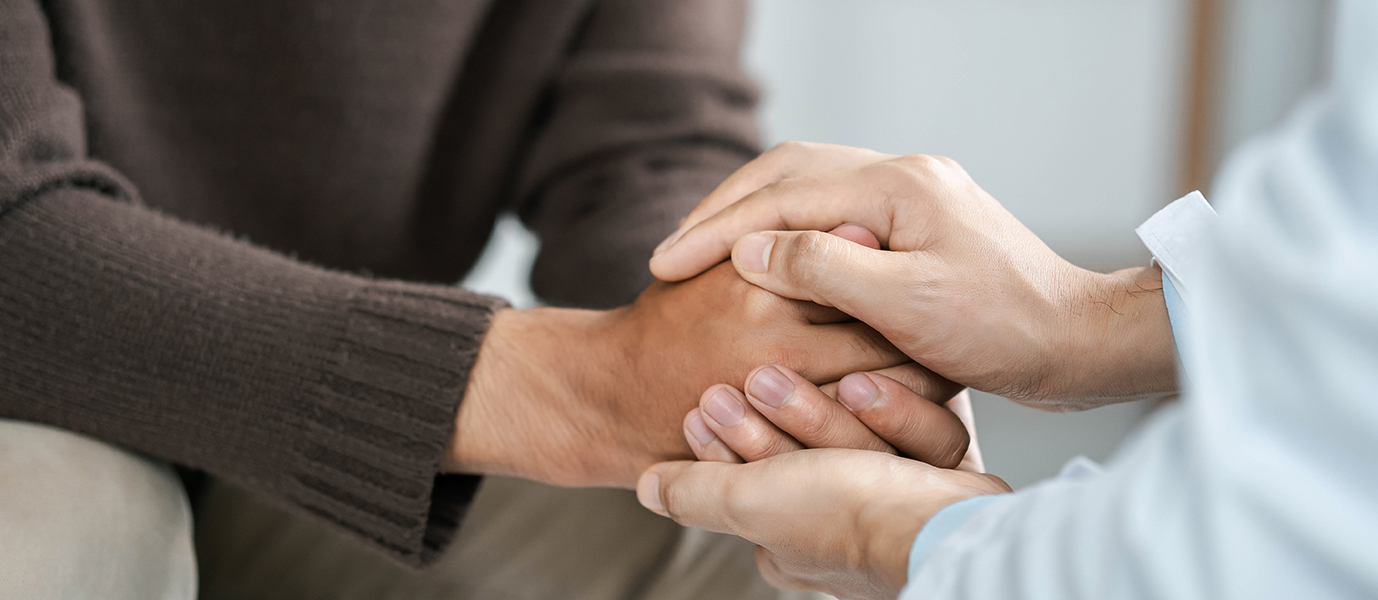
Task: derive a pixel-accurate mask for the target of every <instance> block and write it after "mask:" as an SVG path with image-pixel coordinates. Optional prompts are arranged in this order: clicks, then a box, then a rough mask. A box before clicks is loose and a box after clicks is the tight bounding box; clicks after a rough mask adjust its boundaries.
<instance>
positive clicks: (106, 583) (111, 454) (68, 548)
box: [0, 419, 196, 600]
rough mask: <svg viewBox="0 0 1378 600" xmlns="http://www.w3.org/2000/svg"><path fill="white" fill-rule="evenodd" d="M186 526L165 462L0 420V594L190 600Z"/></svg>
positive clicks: (187, 513) (182, 501) (182, 499)
mask: <svg viewBox="0 0 1378 600" xmlns="http://www.w3.org/2000/svg"><path fill="white" fill-rule="evenodd" d="M191 528H192V525H191V508H190V506H189V505H188V503H187V497H186V492H185V491H184V490H183V489H182V483H181V481H180V480H178V478H177V475H176V474H175V473H173V471H172V469H171V468H169V467H168V466H167V465H166V464H163V463H160V462H157V461H154V460H150V459H148V458H146V457H143V456H139V455H136V454H133V453H130V452H128V451H125V450H122V449H120V448H116V447H114V446H111V445H108V444H104V443H102V442H99V441H96V440H93V439H91V438H88V437H85V436H81V435H77V434H75V433H70V432H67V431H63V430H60V429H55V428H52V427H47V426H43V425H35V424H32V423H25V422H20V421H11V420H7V419H0V598H24V599H25V600H47V599H57V598H73V599H85V598H99V599H101V600H192V599H194V598H195V597H196V559H195V557H194V556H192V542H191V530H192V529H191Z"/></svg>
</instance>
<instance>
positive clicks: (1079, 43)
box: [465, 0, 1325, 487]
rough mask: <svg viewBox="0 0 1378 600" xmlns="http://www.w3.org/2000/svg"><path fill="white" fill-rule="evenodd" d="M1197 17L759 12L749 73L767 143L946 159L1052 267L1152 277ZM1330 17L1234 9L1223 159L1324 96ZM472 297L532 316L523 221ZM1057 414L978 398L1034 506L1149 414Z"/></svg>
mask: <svg viewBox="0 0 1378 600" xmlns="http://www.w3.org/2000/svg"><path fill="white" fill-rule="evenodd" d="M1186 2H1187V0H1121V1H1116V2H1107V1H1105V0H1043V1H1040V2H1017V1H1014V0H966V1H964V2H945V1H940V0H864V1H842V0H756V2H755V4H754V5H753V9H752V27H751V34H750V40H749V45H748V48H747V52H746V61H747V63H748V65H749V66H750V68H751V69H752V71H753V74H754V75H755V76H756V77H757V78H758V80H759V81H760V82H761V83H762V85H763V87H764V88H765V91H766V96H765V103H764V105H763V107H762V116H763V122H764V125H765V131H766V135H767V139H768V140H769V141H782V140H787V139H805V140H813V141H824V142H833V143H840V144H850V145H857V146H866V147H870V148H875V149H878V150H883V151H887V152H894V153H931V154H945V155H947V156H951V157H953V158H955V159H957V160H958V161H959V162H961V163H962V164H963V165H964V166H965V167H966V168H967V170H968V171H970V172H971V174H972V175H973V177H974V178H975V179H976V180H977V181H978V182H980V183H981V184H982V185H983V186H984V187H985V188H986V189H987V190H988V191H989V192H991V193H992V194H993V195H994V196H995V197H996V198H999V199H1000V200H1001V201H1002V202H1003V203H1004V204H1005V205H1006V206H1007V207H1009V209H1010V210H1011V212H1013V213H1014V214H1015V216H1017V217H1018V218H1019V219H1020V220H1022V221H1023V222H1024V223H1026V224H1027V225H1028V226H1029V227H1030V228H1031V229H1032V230H1033V231H1034V232H1035V233H1037V234H1038V235H1040V236H1042V237H1043V239H1045V240H1046V241H1047V242H1048V244H1049V245H1050V246H1051V247H1052V248H1053V249H1054V250H1056V251H1058V252H1059V253H1061V254H1062V255H1063V256H1066V257H1067V258H1068V259H1069V260H1072V261H1073V262H1075V263H1078V264H1081V265H1083V266H1086V267H1087V268H1093V269H1099V270H1110V269H1115V268H1121V267H1126V266H1133V265H1139V264H1145V263H1146V261H1147V257H1148V255H1147V252H1145V251H1144V250H1143V249H1142V247H1141V246H1140V244H1139V242H1138V240H1137V238H1136V237H1135V236H1134V233H1133V229H1134V227H1135V226H1137V225H1138V224H1139V223H1140V222H1141V221H1142V220H1143V219H1145V218H1146V217H1148V216H1149V215H1151V214H1152V213H1153V212H1154V211H1155V210H1157V209H1158V208H1159V207H1161V206H1163V205H1164V204H1166V203H1167V202H1169V201H1171V200H1173V199H1174V196H1175V191H1176V187H1177V185H1178V181H1179V179H1180V172H1179V168H1180V163H1181V158H1180V148H1181V145H1182V139H1181V136H1182V133H1183V131H1182V130H1183V125H1182V118H1181V111H1182V107H1183V99H1184V98H1185V96H1186V92H1185V90H1184V89H1183V85H1184V84H1185V82H1186V81H1187V78H1186V73H1185V68H1184V67H1185V65H1186V64H1187V62H1188V61H1187V56H1186V52H1187V50H1188V49H1187V48H1185V40H1187V39H1189V36H1188V35H1187V33H1188V30H1189V24H1188V22H1187V18H1188V12H1189V11H1188V10H1187V9H1188V6H1187V4H1186ZM1323 4H1324V3H1319V2H1312V1H1311V0H1236V2H1235V3H1234V4H1233V5H1232V8H1231V9H1230V11H1228V12H1229V16H1228V21H1229V32H1228V39H1226V40H1225V41H1224V43H1225V44H1226V45H1227V48H1226V51H1225V52H1224V53H1222V54H1223V56H1224V60H1225V61H1226V63H1227V64H1226V65H1225V66H1224V75H1223V79H1224V80H1225V81H1224V82H1222V104H1221V105H1220V106H1219V109H1220V110H1219V112H1220V119H1221V123H1220V126H1219V127H1218V128H1217V129H1218V130H1219V131H1218V132H1217V134H1218V136H1219V137H1220V140H1219V142H1218V145H1219V146H1220V147H1222V148H1223V147H1225V146H1227V145H1230V144H1232V143H1234V142H1235V141H1238V140H1239V139H1241V138H1242V137H1244V136H1246V135H1249V134H1251V133H1253V132H1255V131H1257V130H1259V129H1260V128H1264V127H1267V126H1270V125H1272V124H1273V123H1274V122H1275V121H1276V120H1277V119H1278V118H1280V116H1281V115H1282V114H1283V113H1285V109H1286V107H1287V106H1289V105H1290V104H1291V103H1292V102H1293V100H1294V99H1295V97H1296V96H1297V95H1298V94H1300V93H1302V92H1303V91H1304V90H1305V89H1306V87H1307V86H1308V85H1310V82H1313V81H1315V80H1316V78H1317V75H1316V65H1317V64H1318V63H1319V61H1320V58H1319V57H1320V56H1322V54H1323V53H1320V52H1319V51H1318V50H1317V48H1318V47H1319V46H1318V44H1319V43H1320V40H1321V38H1322V37H1323V35H1322V34H1321V33H1319V32H1320V31H1321V30H1323V29H1324V28H1323V27H1322V26H1321V24H1322V23H1323V22H1324V21H1323V18H1322V15H1324V14H1325V11H1324V8H1323ZM495 233H496V235H495V237H494V240H493V242H491V243H490V245H489V248H488V250H487V251H486V252H485V255H484V257H483V258H482V259H481V260H480V263H479V265H478V266H477V267H475V270H474V272H473V273H471V275H470V277H469V278H468V279H466V280H465V285H466V286H468V287H471V288H473V289H477V290H480V291H485V292H489V293H495V294H498V295H502V296H505V297H507V298H510V299H514V300H515V302H514V303H515V304H516V305H517V306H529V305H532V304H534V303H535V299H534V297H533V296H532V295H531V293H530V289H529V287H528V286H527V285H526V275H527V274H528V273H529V271H530V265H531V260H532V258H533V257H534V254H535V249H536V247H537V241H536V239H535V237H534V236H532V235H531V234H530V233H529V232H526V231H525V230H524V229H523V228H522V227H521V225H520V224H519V223H517V222H516V221H515V220H514V219H511V218H505V219H504V220H503V221H502V222H500V223H499V225H498V229H497V231H496V232H495ZM1148 409H1149V408H1148V406H1146V405H1145V404H1144V403H1129V404H1123V405H1118V406H1111V407H1105V408H1101V409H1096V410H1093V411H1088V412H1085V413H1076V414H1048V413H1041V412H1038V411H1034V410H1031V409H1026V408H1022V407H1019V406H1017V405H1015V404H1013V403H1011V402H1008V401H1005V400H1003V399H1000V398H995V397H991V396H988V395H982V394H978V395H977V399H976V412H977V419H978V427H979V431H980V435H981V443H982V446H983V448H984V449H985V452H986V458H987V465H988V468H989V469H990V470H991V471H992V472H994V473H997V474H999V475H1001V476H1003V477H1005V478H1006V480H1007V481H1009V482H1010V483H1011V484H1012V485H1014V486H1016V487H1021V486H1024V485H1027V484H1029V483H1032V482H1034V481H1037V480H1039V479H1042V478H1044V477H1047V476H1050V475H1052V474H1054V473H1056V471H1057V469H1058V467H1060V466H1061V464H1062V463H1063V462H1065V461H1066V460H1067V459H1068V458H1070V457H1072V456H1074V455H1076V454H1085V455H1087V456H1090V457H1092V458H1095V459H1102V460H1103V459H1105V458H1108V457H1109V456H1110V454H1111V453H1112V452H1113V450H1114V448H1115V447H1116V446H1118V445H1119V443H1120V441H1121V440H1122V439H1123V438H1124V436H1125V435H1127V434H1128V432H1129V431H1130V430H1131V429H1132V428H1133V427H1134V426H1135V425H1136V424H1137V423H1138V422H1139V421H1140V419H1141V417H1142V416H1143V415H1144V414H1145V412H1146V411H1147V410H1148Z"/></svg>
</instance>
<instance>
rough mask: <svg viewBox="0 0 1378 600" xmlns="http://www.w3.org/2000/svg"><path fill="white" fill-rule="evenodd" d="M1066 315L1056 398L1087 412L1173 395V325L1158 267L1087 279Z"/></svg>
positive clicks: (1174, 359)
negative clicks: (1083, 407) (1068, 320)
mask: <svg viewBox="0 0 1378 600" xmlns="http://www.w3.org/2000/svg"><path fill="white" fill-rule="evenodd" d="M1069 312H1070V314H1071V319H1072V323H1071V324H1070V326H1069V327H1067V328H1066V331H1067V333H1068V338H1067V340H1066V343H1065V352H1064V356H1065V357H1066V358H1067V360H1066V361H1065V363H1064V365H1063V368H1062V372H1061V374H1060V377H1058V380H1059V382H1060V383H1059V385H1058V387H1059V391H1058V395H1059V396H1060V397H1062V398H1065V399H1075V400H1077V401H1078V402H1080V403H1085V404H1087V405H1088V406H1087V407H1088V408H1089V407H1090V406H1097V405H1101V404H1107V403H1111V402H1119V401H1125V400H1134V399H1138V398H1149V397H1154V396H1162V395H1166V394H1170V393H1172V392H1174V391H1176V389H1177V366H1176V358H1175V356H1176V354H1175V351H1174V347H1173V338H1172V325H1171V323H1170V321H1169V320H1168V314H1167V305H1166V303H1165V301H1164V299H1163V286H1162V271H1161V270H1160V269H1159V268H1158V267H1156V266H1155V267H1149V268H1137V269H1125V270H1122V271H1116V272H1114V273H1110V274H1097V273H1092V274H1090V277H1089V278H1088V281H1087V283H1086V286H1085V288H1084V292H1083V293H1082V294H1080V295H1079V296H1078V297H1077V298H1075V299H1074V302H1073V305H1072V306H1071V307H1070V311H1069Z"/></svg>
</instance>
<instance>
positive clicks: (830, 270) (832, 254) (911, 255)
mask: <svg viewBox="0 0 1378 600" xmlns="http://www.w3.org/2000/svg"><path fill="white" fill-rule="evenodd" d="M922 260H924V255H922V254H921V253H918V252H889V251H885V250H877V249H874V248H868V247H866V246H862V245H860V244H857V243H854V242H851V241H848V240H846V239H843V238H841V237H838V236H836V235H830V234H827V233H823V232H821V231H767V232H761V233H753V234H749V235H745V236H742V237H741V239H739V240H737V244H736V245H735V246H734V247H733V248H732V264H733V266H735V267H736V268H737V272H738V273H739V274H741V276H742V278H743V279H745V280H747V281H749V282H751V283H754V284H756V285H758V286H760V287H762V288H765V289H767V290H769V291H771V292H774V293H776V294H779V295H781V296H784V297H786V298H793V299H795V300H808V301H810V302H815V303H817V304H822V305H824V306H833V307H836V308H838V309H839V310H841V311H843V312H845V313H847V314H849V315H852V316H853V317H856V318H857V319H860V320H862V321H865V322H867V323H869V324H871V325H872V326H875V325H877V324H878V321H879V320H883V317H884V316H885V315H892V314H894V313H895V312H896V310H897V309H899V308H900V305H901V302H902V299H903V295H902V292H901V288H902V287H903V286H904V285H905V284H906V282H911V281H914V280H916V279H917V274H918V273H920V272H921V271H920V269H919V267H920V266H921V265H920V264H919V261H922Z"/></svg>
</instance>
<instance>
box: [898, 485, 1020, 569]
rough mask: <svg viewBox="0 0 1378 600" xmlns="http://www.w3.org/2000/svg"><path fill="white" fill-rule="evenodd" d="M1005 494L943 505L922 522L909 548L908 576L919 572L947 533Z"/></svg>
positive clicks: (972, 498)
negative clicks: (921, 527)
mask: <svg viewBox="0 0 1378 600" xmlns="http://www.w3.org/2000/svg"><path fill="white" fill-rule="evenodd" d="M1007 496H1009V494H986V495H984V496H972V497H970V498H967V499H966V500H961V501H958V502H953V503H952V504H949V505H947V506H944V507H943V508H942V509H941V510H939V511H938V512H936V513H934V514H933V516H932V517H930V518H929V519H928V522H927V523H925V524H924V526H923V529H920V530H919V535H916V536H914V545H913V546H911V547H910V549H909V578H910V579H913V578H914V574H916V573H918V572H919V567H922V566H923V561H925V560H927V559H928V555H930V554H932V553H933V548H935V547H937V545H938V544H939V543H941V542H942V541H943V540H944V539H945V538H947V536H948V534H950V533H952V532H953V531H954V530H956V529H957V528H958V527H960V526H961V525H962V523H965V522H966V520H967V519H969V518H971V516H972V515H974V514H976V513H977V512H979V511H980V510H981V509H982V508H985V507H986V506H987V505H988V504H990V503H991V502H994V501H996V500H1000V499H1002V498H1005V497H1007Z"/></svg>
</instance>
